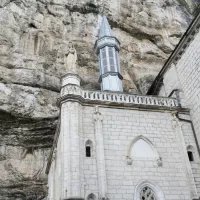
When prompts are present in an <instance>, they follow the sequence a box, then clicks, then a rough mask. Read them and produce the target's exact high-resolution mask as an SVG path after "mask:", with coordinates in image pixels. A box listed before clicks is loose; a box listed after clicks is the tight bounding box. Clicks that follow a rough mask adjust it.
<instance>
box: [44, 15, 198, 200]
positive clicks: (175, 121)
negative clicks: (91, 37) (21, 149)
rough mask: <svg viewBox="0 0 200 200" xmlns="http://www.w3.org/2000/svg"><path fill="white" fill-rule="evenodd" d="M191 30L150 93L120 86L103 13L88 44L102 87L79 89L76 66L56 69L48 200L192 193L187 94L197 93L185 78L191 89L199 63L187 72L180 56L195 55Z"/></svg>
mask: <svg viewBox="0 0 200 200" xmlns="http://www.w3.org/2000/svg"><path fill="white" fill-rule="evenodd" d="M197 18H198V16H197ZM197 18H196V19H195V20H196V21H195V20H194V21H193V23H192V24H193V25H194V23H197V21H200V20H197ZM191 26H192V25H191ZM191 26H190V28H191ZM195 33H196V32H195ZM194 37H195V39H194V40H193V41H191V43H190V45H189V47H188V48H187V50H186V51H185V53H184V54H183V55H182V58H181V59H182V60H184V61H181V59H180V60H179V61H177V64H176V67H174V64H173V66H172V68H171V67H168V70H165V73H163V74H162V80H163V82H164V86H163V84H160V83H159V81H155V82H154V83H153V85H152V87H151V88H150V90H149V93H151V94H154V93H155V91H154V89H155V88H159V90H157V89H156V91H158V92H157V94H156V95H154V96H152V95H134V94H128V93H124V92H123V88H122V79H123V77H122V75H121V73H120V64H119V63H120V62H119V50H120V43H119V41H118V40H117V38H115V37H114V35H113V33H112V31H111V29H110V26H109V24H108V21H107V19H106V17H103V18H102V25H101V28H100V34H99V38H98V40H97V41H96V44H95V49H96V53H97V55H98V58H99V69H100V78H99V82H100V84H101V91H92V90H91V91H90V90H84V89H83V88H82V87H81V77H80V76H79V75H78V74H76V73H75V72H73V73H67V74H66V75H65V76H64V77H62V83H61V86H62V87H61V94H60V98H59V99H58V105H59V107H60V121H59V124H58V128H57V131H56V134H55V139H54V143H53V147H52V151H51V154H50V157H49V160H48V164H47V169H46V173H47V174H48V186H49V194H48V199H49V200H61V199H62V200H64V199H77V200H78V199H80V200H81V199H85V200H97V199H105V200H108V199H109V200H116V199H124V200H195V199H196V200H197V199H199V196H200V184H199V182H200V168H199V164H200V159H199V154H198V148H199V147H198V140H197V138H196V134H198V123H199V119H200V118H198V110H197V111H196V110H195V108H194V110H193V107H191V102H192V101H194V104H195V105H194V107H195V106H197V107H198V103H199V102H198V99H199V98H200V97H199V96H198V95H197V96H195V98H194V97H191V96H190V95H195V94H196V93H195V91H193V90H191V87H192V86H193V87H195V89H194V90H196V92H197V93H198V90H199V88H198V87H200V85H199V84H200V82H196V80H198V79H199V76H198V74H197V72H196V71H197V69H198V63H197V65H195V66H196V67H194V70H193V72H191V75H190V76H189V75H188V74H189V73H188V70H190V69H191V68H192V67H193V66H194V65H193V64H191V63H192V62H191V61H187V59H188V58H190V56H191V55H190V54H191V53H190V51H195V52H196V51H197V50H198V51H197V54H195V53H194V52H193V53H192V54H193V55H196V57H195V56H193V58H194V57H195V60H198V61H199V60H200V56H198V52H199V49H198V46H199V44H198V45H197V47H196V46H195V42H198V41H199V39H198V38H200V34H199V33H197V35H195V36H194ZM193 43H194V45H193ZM191 46H192V47H191ZM193 46H195V48H194V47H193ZM190 49H191V50H190ZM187 54H189V55H187ZM179 62H181V63H180V64H178V63H179ZM183 63H185V66H184V64H183ZM189 64H190V65H189ZM178 66H180V67H178ZM173 68H178V69H179V70H180V73H174V71H173V70H174V69H173ZM181 68H182V69H181ZM177 71H178V70H177ZM193 73H194V75H193ZM187 75H188V76H187ZM170 77H171V78H170ZM158 79H160V76H159V75H158V77H157V78H156V80H158ZM180 79H181V81H180ZM190 79H191V80H190ZM173 81H174V82H177V81H180V84H174V83H172V82H173ZM165 82H166V83H165ZM177 83H179V82H177ZM184 84H185V86H184V87H178V86H179V85H181V86H183V85H184ZM190 84H191V85H192V86H189V85H190ZM195 84H197V85H195ZM180 89H181V90H180ZM163 91H164V92H163ZM166 91H167V92H166ZM188 91H189V92H190V93H187V92H188ZM192 91H193V92H192ZM192 105H193V104H192ZM195 111H196V112H195ZM191 119H192V120H193V122H194V125H193V123H192V121H191ZM195 122H196V123H197V124H196V123H195ZM199 136H200V134H199Z"/></svg>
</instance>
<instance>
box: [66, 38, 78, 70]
mask: <svg viewBox="0 0 200 200" xmlns="http://www.w3.org/2000/svg"><path fill="white" fill-rule="evenodd" d="M76 61H77V53H76V49H75V48H74V45H73V43H72V42H69V44H68V48H67V49H66V50H65V52H64V63H65V67H66V69H68V70H69V71H70V72H76Z"/></svg>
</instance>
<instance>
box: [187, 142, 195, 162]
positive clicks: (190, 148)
mask: <svg viewBox="0 0 200 200" xmlns="http://www.w3.org/2000/svg"><path fill="white" fill-rule="evenodd" d="M187 154H188V159H189V161H190V162H192V161H194V147H193V146H192V145H188V146H187Z"/></svg>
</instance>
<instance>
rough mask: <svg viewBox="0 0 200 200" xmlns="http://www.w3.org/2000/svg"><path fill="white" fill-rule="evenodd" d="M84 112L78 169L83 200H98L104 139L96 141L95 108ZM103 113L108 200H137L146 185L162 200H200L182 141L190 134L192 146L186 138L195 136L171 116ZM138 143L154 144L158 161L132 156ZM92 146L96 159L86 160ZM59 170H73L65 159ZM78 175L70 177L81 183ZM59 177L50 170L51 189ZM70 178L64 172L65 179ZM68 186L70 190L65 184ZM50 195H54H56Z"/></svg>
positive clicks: (84, 108)
mask: <svg viewBox="0 0 200 200" xmlns="http://www.w3.org/2000/svg"><path fill="white" fill-rule="evenodd" d="M71 104H73V103H71ZM74 104H77V102H76V103H74ZM71 106H72V105H71ZM72 107H73V106H72ZM76 108H77V107H76ZM80 109H81V116H82V117H81V119H80V117H79V119H77V121H79V122H80V121H81V124H82V125H81V128H82V129H81V134H80V138H79V144H80V147H79V149H80V159H79V169H78V170H79V173H80V172H81V174H82V175H81V178H80V179H79V180H80V185H81V197H82V198H85V199H88V198H89V197H90V196H92V197H93V198H94V199H95V198H96V199H98V198H99V195H100V189H99V188H100V186H99V178H100V177H99V173H98V170H99V168H100V170H101V168H102V166H101V164H99V163H98V162H97V156H98V155H97V149H96V147H97V143H98V142H99V141H98V140H99V138H97V137H96V135H95V129H96V128H95V118H94V114H95V108H94V106H79V110H80ZM98 110H99V111H98V112H99V113H100V115H101V123H102V133H101V134H102V137H103V151H104V156H105V160H104V163H105V177H106V184H105V188H103V189H104V190H105V191H106V197H107V198H109V199H110V200H116V199H124V200H133V199H134V200H137V199H138V195H139V194H140V190H141V189H142V187H143V185H148V186H150V187H151V188H153V189H154V191H155V192H156V195H157V197H158V198H159V199H162V200H164V199H165V200H183V199H185V200H186V199H188V200H189V199H192V198H194V197H197V196H196V195H197V193H196V187H195V184H194V178H193V174H192V173H191V165H190V163H189V161H188V159H187V160H186V159H185V158H187V151H186V148H185V141H184V137H183V135H184V134H185V135H186V137H188V141H189V140H190V136H187V134H188V135H191V134H192V133H191V128H190V127H186V128H184V134H183V131H182V129H181V123H180V122H179V121H177V119H176V118H175V117H174V116H173V115H172V113H170V112H167V111H166V112H164V111H150V110H149V111H147V110H146V111H145V110H132V109H122V108H111V107H101V106H100V107H99V109H98ZM71 111H72V110H71ZM66 112H67V111H66ZM66 120H67V118H66ZM66 120H63V122H64V121H65V125H66V124H67V123H66ZM61 123H62V120H61ZM79 125H80V123H79ZM61 127H62V124H61ZM61 131H62V128H61ZM64 135H65V134H63V136H64ZM72 137H73V136H72ZM137 138H142V139H144V141H146V142H147V143H149V144H150V146H151V148H152V149H153V151H154V152H155V157H154V158H148V157H146V158H145V157H140V156H137V155H133V154H131V148H132V146H133V145H134V143H133V141H136V140H137ZM59 140H60V139H59ZM88 140H90V141H91V142H92V145H91V157H86V152H85V143H86V142H87V141H88ZM191 140H192V139H191ZM61 141H62V142H61V143H64V142H65V143H67V138H66V137H65V136H64V137H63V139H61ZM68 141H69V140H68ZM192 141H193V140H192ZM61 143H59V142H58V147H57V149H59V145H62V146H64V145H63V144H61ZM70 145H71V147H70V148H73V144H72V143H71V144H70ZM141 151H144V152H145V149H141ZM57 153H58V151H57ZM146 154H148V152H146ZM59 155H60V153H59V154H57V156H59ZM74 156H77V155H74ZM71 162H72V165H73V162H74V163H75V162H76V161H75V157H74V159H73V158H72V157H71ZM60 165H61V167H62V166H64V168H63V169H64V171H65V169H68V163H67V162H65V158H63V161H61V164H60ZM52 166H54V167H55V161H53V163H52ZM75 169H76V168H71V172H70V171H67V173H68V177H69V176H71V177H72V176H74V177H76V170H75ZM55 171H56V170H54V169H53V167H51V171H50V174H49V177H50V178H49V187H51V186H52V184H55V181H54V183H53V182H52V180H53V179H52V176H53V174H54V176H55V173H57V175H56V176H57V177H58V172H55ZM65 175H66V173H65V172H64V174H63V177H65ZM57 184H58V183H57ZM61 185H62V184H58V185H55V186H54V188H57V187H61ZM64 185H65V186H66V187H67V183H66V184H65V181H64ZM72 187H73V186H72ZM57 191H59V189H58V188H57V189H56V190H54V193H56V192H57ZM50 195H52V196H53V195H55V194H52V193H51V194H50ZM63 195H64V194H63ZM65 195H67V194H65ZM59 198H60V197H58V196H57V197H56V198H53V197H50V200H51V199H52V200H57V199H59ZM138 200H139V199H138Z"/></svg>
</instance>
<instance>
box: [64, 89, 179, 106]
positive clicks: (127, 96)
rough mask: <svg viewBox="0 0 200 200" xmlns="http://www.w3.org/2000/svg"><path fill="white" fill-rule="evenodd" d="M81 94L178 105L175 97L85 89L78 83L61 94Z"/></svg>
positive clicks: (130, 102)
mask: <svg viewBox="0 0 200 200" xmlns="http://www.w3.org/2000/svg"><path fill="white" fill-rule="evenodd" d="M70 94H71V95H77V96H81V97H82V98H83V99H85V100H94V101H107V102H116V103H127V104H138V105H147V106H148V105H152V106H160V107H162V106H163V107H178V102H177V100H176V99H175V98H167V97H156V96H145V95H138V94H127V93H114V92H103V91H92V90H83V89H82V88H80V87H79V86H77V85H66V86H65V87H64V88H62V90H61V96H65V95H70Z"/></svg>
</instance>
